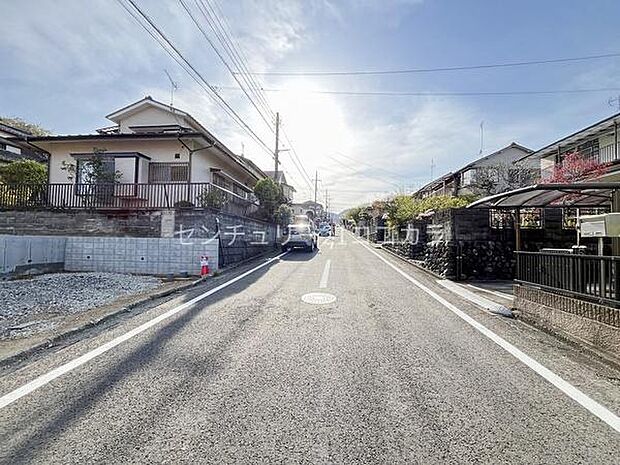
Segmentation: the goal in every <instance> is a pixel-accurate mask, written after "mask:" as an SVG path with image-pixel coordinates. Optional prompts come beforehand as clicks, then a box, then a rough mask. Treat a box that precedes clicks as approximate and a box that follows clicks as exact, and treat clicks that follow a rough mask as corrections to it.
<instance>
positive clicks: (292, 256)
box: [280, 249, 320, 262]
mask: <svg viewBox="0 0 620 465" xmlns="http://www.w3.org/2000/svg"><path fill="white" fill-rule="evenodd" d="M319 253H320V250H319V249H315V250H314V252H306V251H305V250H295V249H293V250H291V251H290V252H289V253H287V254H286V255H284V256H283V257H282V258H281V259H280V260H282V261H283V262H307V261H310V260H312V259H313V258H314V257H316V256H317V255H318V254H319Z"/></svg>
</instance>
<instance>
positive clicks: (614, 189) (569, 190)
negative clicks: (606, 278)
mask: <svg viewBox="0 0 620 465" xmlns="http://www.w3.org/2000/svg"><path fill="white" fill-rule="evenodd" d="M548 207H554V208H600V207H610V211H611V212H620V182H583V183H571V184H534V185H532V186H527V187H522V188H520V189H515V190H512V191H508V192H502V193H501V194H495V195H491V196H488V197H484V198H482V199H480V200H476V201H475V202H473V203H471V204H470V205H468V206H467V208H490V209H498V210H502V209H503V210H511V211H513V212H514V215H515V222H514V223H515V234H516V241H515V249H516V250H517V251H519V250H520V249H521V234H520V226H519V225H520V221H519V220H520V212H521V209H523V208H548ZM612 247H613V255H620V242H619V241H618V240H617V239H613V240H612Z"/></svg>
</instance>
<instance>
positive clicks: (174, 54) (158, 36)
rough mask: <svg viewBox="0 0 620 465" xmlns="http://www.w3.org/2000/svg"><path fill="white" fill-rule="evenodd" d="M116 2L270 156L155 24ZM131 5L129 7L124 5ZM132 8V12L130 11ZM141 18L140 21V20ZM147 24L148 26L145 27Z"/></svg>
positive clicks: (138, 8)
mask: <svg viewBox="0 0 620 465" xmlns="http://www.w3.org/2000/svg"><path fill="white" fill-rule="evenodd" d="M117 2H118V3H119V4H120V5H121V6H122V7H123V9H125V11H127V12H128V13H129V15H130V16H131V17H132V18H134V19H135V20H136V22H138V24H139V25H140V26H141V27H142V28H143V29H144V30H145V31H146V32H147V33H148V34H149V35H150V36H151V37H152V38H153V39H154V40H155V41H156V42H157V43H158V44H159V45H160V46H161V47H162V48H163V49H164V51H165V52H166V53H167V54H168V55H169V56H170V57H171V58H172V59H173V60H174V61H176V62H177V64H178V65H179V66H181V68H183V70H184V71H185V72H186V73H187V74H188V75H189V76H190V77H191V78H192V79H193V80H194V81H195V82H196V83H197V84H198V85H199V86H200V87H201V88H202V89H203V90H205V91H206V92H207V94H209V96H210V97H211V98H212V99H213V100H214V101H215V102H216V104H218V106H220V108H222V110H224V112H225V113H226V114H228V116H230V117H231V118H232V119H233V121H235V123H237V124H238V125H239V126H240V127H241V128H242V129H243V130H245V131H246V132H247V133H248V134H249V135H250V137H251V138H252V139H254V141H255V142H257V143H258V145H259V146H261V147H262V148H263V149H265V150H266V151H267V152H268V153H269V154H271V149H270V148H269V146H267V144H265V143H264V142H263V140H262V139H261V138H260V137H259V136H258V135H257V134H256V133H255V132H254V131H253V130H252V128H250V126H249V125H248V124H247V123H246V122H245V121H244V120H243V118H242V117H241V116H240V115H239V114H238V113H237V112H236V111H235V110H234V109H233V108H232V107H231V106H230V105H229V104H228V102H226V100H224V99H223V98H222V97H221V96H220V95H219V94H218V92H217V91H216V90H215V88H214V87H213V86H212V85H211V84H210V83H209V82H208V81H207V80H206V79H205V78H204V76H203V75H202V74H201V73H200V72H199V71H198V70H197V69H196V68H195V67H194V66H193V65H192V64H191V63H190V62H189V61H188V60H187V58H185V56H184V55H183V54H182V53H181V52H180V51H179V50H178V49H177V48H176V47H175V46H174V44H173V43H172V42H171V41H170V39H168V37H166V35H165V34H164V33H163V32H162V30H161V29H160V28H159V27H157V25H156V24H155V22H154V21H153V20H152V19H151V18H150V17H149V16H148V15H147V14H146V13H145V12H143V11H142V10H141V9H140V7H139V6H138V5H136V3H135V2H134V1H133V0H117ZM124 2H127V3H128V4H130V5H131V7H129V6H128V5H127V4H126V3H124ZM132 8H133V11H132ZM140 18H142V19H140ZM144 21H145V22H146V24H145V22H144ZM147 24H148V26H147ZM149 26H150V29H149Z"/></svg>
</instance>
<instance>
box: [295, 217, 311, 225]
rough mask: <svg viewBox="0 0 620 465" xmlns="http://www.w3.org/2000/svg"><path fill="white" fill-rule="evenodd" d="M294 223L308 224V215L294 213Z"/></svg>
mask: <svg viewBox="0 0 620 465" xmlns="http://www.w3.org/2000/svg"><path fill="white" fill-rule="evenodd" d="M293 223H294V224H310V218H308V215H295V218H294V219H293Z"/></svg>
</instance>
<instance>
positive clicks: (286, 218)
mask: <svg viewBox="0 0 620 465" xmlns="http://www.w3.org/2000/svg"><path fill="white" fill-rule="evenodd" d="M274 220H275V221H276V223H278V224H279V225H281V226H287V225H289V224H290V223H291V221H292V220H293V210H292V209H291V207H289V206H288V205H286V204H282V205H280V206H279V207H278V208H276V211H275V213H274Z"/></svg>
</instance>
